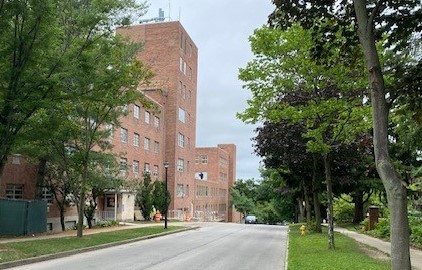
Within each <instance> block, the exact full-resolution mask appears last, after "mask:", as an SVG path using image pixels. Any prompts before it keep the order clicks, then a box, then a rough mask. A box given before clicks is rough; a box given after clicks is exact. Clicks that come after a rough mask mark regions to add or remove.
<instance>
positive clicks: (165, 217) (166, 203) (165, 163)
mask: <svg viewBox="0 0 422 270" xmlns="http://www.w3.org/2000/svg"><path fill="white" fill-rule="evenodd" d="M164 168H165V169H166V189H165V192H166V194H165V204H164V206H165V209H164V229H167V215H168V191H167V190H168V187H167V185H168V178H167V169H168V168H169V162H168V161H164Z"/></svg>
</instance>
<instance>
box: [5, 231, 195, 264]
mask: <svg viewBox="0 0 422 270" xmlns="http://www.w3.org/2000/svg"><path fill="white" fill-rule="evenodd" d="M198 228H200V227H199V226H192V227H186V228H182V229H178V230H174V231H171V232H162V233H158V234H152V235H147V236H142V237H137V238H133V239H126V240H122V241H117V242H112V243H107V244H101V245H97V246H92V247H86V248H80V249H74V250H69V251H63V252H59V253H53V254H46V255H41V256H38V257H33V258H27V259H22V260H18V261H11V262H4V263H0V269H7V268H12V267H16V266H21V265H27V264H31V263H37V262H43V261H48V260H52V259H58V258H63V257H67V256H71V255H75V254H79V253H81V252H88V251H94V250H99V249H104V248H109V247H114V246H120V245H125V244H129V243H133V242H138V241H142V240H147V239H152V238H157V237H160V236H165V235H170V234H175V233H179V232H184V231H190V230H196V229H198Z"/></svg>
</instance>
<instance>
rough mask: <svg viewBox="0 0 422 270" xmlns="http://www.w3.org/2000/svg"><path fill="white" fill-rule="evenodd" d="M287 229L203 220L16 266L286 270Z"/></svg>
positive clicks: (64, 269)
mask: <svg viewBox="0 0 422 270" xmlns="http://www.w3.org/2000/svg"><path fill="white" fill-rule="evenodd" d="M286 241H287V227H283V226H270V225H245V224H226V223H203V224H202V225H201V228H199V229H197V230H191V231H185V232H182V233H177V234H172V235H167V236H163V237H158V238H153V239H148V240H142V241H139V242H136V243H131V244H126V245H121V246H116V247H111V248H107V249H101V250H96V251H91V252H85V253H81V254H77V255H72V256H69V257H66V258H60V259H54V260H50V261H45V262H40V263H35V264H30V265H25V266H21V267H16V268H11V269H30V270H38V269H40V270H41V269H42V270H48V269H51V270H53V269H54V270H69V269H72V270H73V269H75V270H76V269H77V270H83V269H87V270H88V269H89V270H93V269H101V270H108V269H110V270H111V269H113V270H116V269H119V270H126V269H148V270H160V269H162V270H170V269H171V270H178V269H180V270H182V269H183V270H190V269H192V270H198V269H199V270H217V269H218V270H225V269H227V270H229V269H230V270H231V269H242V270H243V269H254V270H256V269H259V270H265V269H271V270H284V263H285V262H284V261H285V256H286Z"/></svg>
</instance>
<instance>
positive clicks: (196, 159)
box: [195, 156, 199, 164]
mask: <svg viewBox="0 0 422 270" xmlns="http://www.w3.org/2000/svg"><path fill="white" fill-rule="evenodd" d="M195 164H199V156H195Z"/></svg>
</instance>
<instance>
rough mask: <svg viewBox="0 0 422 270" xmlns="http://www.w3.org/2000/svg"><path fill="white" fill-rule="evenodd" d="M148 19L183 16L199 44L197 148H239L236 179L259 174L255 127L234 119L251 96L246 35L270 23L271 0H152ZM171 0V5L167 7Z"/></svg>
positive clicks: (248, 48)
mask: <svg viewBox="0 0 422 270" xmlns="http://www.w3.org/2000/svg"><path fill="white" fill-rule="evenodd" d="M149 3H150V8H149V12H148V14H147V15H146V16H145V18H150V17H157V16H158V9H159V8H162V9H163V10H164V13H165V17H169V10H170V18H171V20H179V21H180V22H181V23H182V25H183V26H184V28H185V29H186V31H187V32H188V34H189V35H190V37H191V38H192V40H193V41H194V42H195V44H196V46H197V47H198V55H199V56H198V58H199V59H198V61H199V63H198V64H199V65H198V100H197V123H196V124H197V128H196V146H197V147H215V146H216V145H217V144H219V143H234V144H236V146H237V175H236V177H237V179H239V178H241V179H249V178H255V179H258V178H260V174H259V171H258V168H259V162H260V158H258V157H257V156H256V155H255V154H254V153H253V147H252V141H251V138H252V137H254V136H255V134H254V129H255V128H256V126H252V125H245V124H244V123H243V122H241V121H240V120H238V119H237V118H236V113H237V112H242V111H243V110H244V109H245V108H246V100H247V98H248V97H249V96H250V93H249V91H248V90H246V89H243V88H242V82H241V81H239V80H238V78H237V76H238V73H239V68H240V67H245V66H246V63H247V62H248V61H250V60H252V58H253V55H252V53H251V50H250V46H249V42H248V37H249V36H250V35H251V34H252V33H253V30H254V29H256V28H259V27H261V26H262V25H264V24H266V22H267V17H268V15H269V14H270V13H271V12H272V11H273V9H274V8H273V5H272V4H271V0H170V1H169V0H149ZM169 4H170V6H169Z"/></svg>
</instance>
